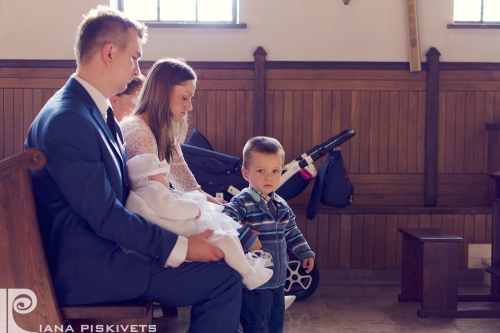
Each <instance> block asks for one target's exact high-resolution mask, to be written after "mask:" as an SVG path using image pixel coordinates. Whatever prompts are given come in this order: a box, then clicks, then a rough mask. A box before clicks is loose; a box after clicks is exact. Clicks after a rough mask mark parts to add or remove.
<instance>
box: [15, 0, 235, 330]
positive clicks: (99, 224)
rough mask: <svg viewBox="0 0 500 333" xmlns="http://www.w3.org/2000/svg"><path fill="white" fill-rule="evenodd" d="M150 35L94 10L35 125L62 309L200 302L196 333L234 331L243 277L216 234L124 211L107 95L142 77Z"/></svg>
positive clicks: (46, 232) (40, 203)
mask: <svg viewBox="0 0 500 333" xmlns="http://www.w3.org/2000/svg"><path fill="white" fill-rule="evenodd" d="M146 36H147V31H146V27H145V26H144V25H143V24H141V23H138V22H136V21H133V20H130V19H128V18H127V17H126V16H125V15H124V14H123V13H121V12H117V11H114V10H111V9H109V8H108V7H103V6H99V7H97V8H96V9H93V10H91V11H90V12H89V14H88V15H86V16H85V17H84V19H83V21H82V23H81V25H80V26H79V28H78V31H77V39H76V44H75V55H76V62H77V70H76V73H75V74H74V75H73V76H72V77H71V78H70V79H69V80H68V82H67V83H66V85H65V86H64V87H63V88H62V89H61V90H59V91H58V92H57V93H56V94H55V95H54V96H53V97H52V98H51V99H50V100H49V101H48V102H47V104H46V105H45V106H44V108H43V109H42V111H41V112H40V114H39V115H38V116H37V117H36V119H35V120H34V122H33V124H32V125H31V127H30V130H29V133H28V137H27V139H26V142H25V148H26V149H28V148H38V149H41V150H43V151H45V152H46V153H47V156H48V163H47V167H46V168H45V169H44V170H42V171H39V172H35V173H33V185H34V191H35V198H36V203H37V210H38V216H39V221H40V226H41V231H42V235H43V240H44V245H45V248H46V251H47V257H48V259H49V265H50V268H51V272H52V278H53V280H54V286H55V290H56V294H57V297H58V300H59V303H60V304H61V305H78V304H90V303H102V302H113V301H121V300H129V299H148V300H154V301H157V302H160V303H161V304H165V305H171V306H186V305H192V310H191V324H190V331H191V332H192V333H194V332H204V333H206V332H214V333H215V332H217V333H220V332H230V333H231V332H236V331H237V328H238V318H239V312H240V304H241V290H242V287H241V277H240V276H239V274H238V273H237V272H236V271H234V270H232V269H231V268H229V267H228V266H227V265H226V264H225V263H223V262H219V260H220V259H221V258H222V257H223V256H224V254H223V252H222V251H221V250H220V249H218V248H217V247H214V246H213V245H211V244H210V243H209V242H207V241H206V237H208V236H209V235H210V233H211V231H209V230H207V231H205V232H204V233H201V234H198V235H195V236H192V237H189V238H184V237H180V236H178V235H175V234H173V233H171V232H168V231H166V230H163V229H161V228H159V227H158V226H156V225H154V224H152V223H150V222H148V221H146V220H145V219H143V218H142V217H140V216H139V215H137V214H134V213H132V212H129V211H127V210H126V209H125V208H124V207H123V206H124V203H125V201H126V199H127V195H128V192H129V185H128V175H127V169H126V164H125V162H126V156H125V152H124V143H123V142H122V139H121V132H120V129H119V126H118V124H117V123H116V121H115V119H114V117H113V116H111V115H108V116H107V109H108V101H107V99H108V98H109V97H110V96H112V95H113V94H116V93H120V92H122V91H124V90H125V89H126V87H127V84H128V83H129V82H130V81H131V79H132V77H134V76H137V75H139V74H140V69H139V64H138V61H139V58H140V57H141V54H142V44H143V42H145V39H146ZM106 117H108V118H109V119H108V120H111V121H110V122H109V125H108V124H107V123H106ZM113 127H115V129H114V130H116V132H117V133H116V134H115V133H113V132H112V131H113ZM185 261H192V262H187V263H186V262H185Z"/></svg>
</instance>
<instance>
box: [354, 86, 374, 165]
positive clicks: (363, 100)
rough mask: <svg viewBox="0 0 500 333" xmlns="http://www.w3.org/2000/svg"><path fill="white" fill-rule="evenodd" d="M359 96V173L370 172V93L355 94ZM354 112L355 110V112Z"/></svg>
mask: <svg viewBox="0 0 500 333" xmlns="http://www.w3.org/2000/svg"><path fill="white" fill-rule="evenodd" d="M354 95H355V96H359V109H358V111H357V112H359V134H360V135H359V173H369V171H370V112H371V110H370V92H369V91H360V92H355V94H354V93H353V96H354ZM353 111H354V110H353Z"/></svg>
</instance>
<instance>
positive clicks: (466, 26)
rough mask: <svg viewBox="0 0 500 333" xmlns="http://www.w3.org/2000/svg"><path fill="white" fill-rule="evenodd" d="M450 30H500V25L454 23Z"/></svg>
mask: <svg viewBox="0 0 500 333" xmlns="http://www.w3.org/2000/svg"><path fill="white" fill-rule="evenodd" d="M448 29H500V23H452V24H448Z"/></svg>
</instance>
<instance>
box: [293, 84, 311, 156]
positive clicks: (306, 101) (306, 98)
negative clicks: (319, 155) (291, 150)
mask: <svg viewBox="0 0 500 333" xmlns="http://www.w3.org/2000/svg"><path fill="white" fill-rule="evenodd" d="M313 136H314V132H313V92H312V91H311V90H306V91H304V95H303V106H302V134H301V137H302V140H301V142H300V148H299V149H298V152H297V154H296V155H293V158H297V157H298V156H300V155H302V154H303V153H304V152H306V151H308V150H309V149H311V148H312V147H313V144H316V142H314V141H313Z"/></svg>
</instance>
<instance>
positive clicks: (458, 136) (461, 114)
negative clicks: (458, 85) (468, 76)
mask: <svg viewBox="0 0 500 333" xmlns="http://www.w3.org/2000/svg"><path fill="white" fill-rule="evenodd" d="M455 106H456V109H455V140H454V143H455V153H454V163H453V164H454V166H455V170H454V172H456V173H463V172H464V169H465V168H464V162H465V152H464V149H465V131H466V127H473V126H474V123H469V124H467V125H466V123H465V92H463V91H458V92H457V96H456V103H455Z"/></svg>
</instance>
